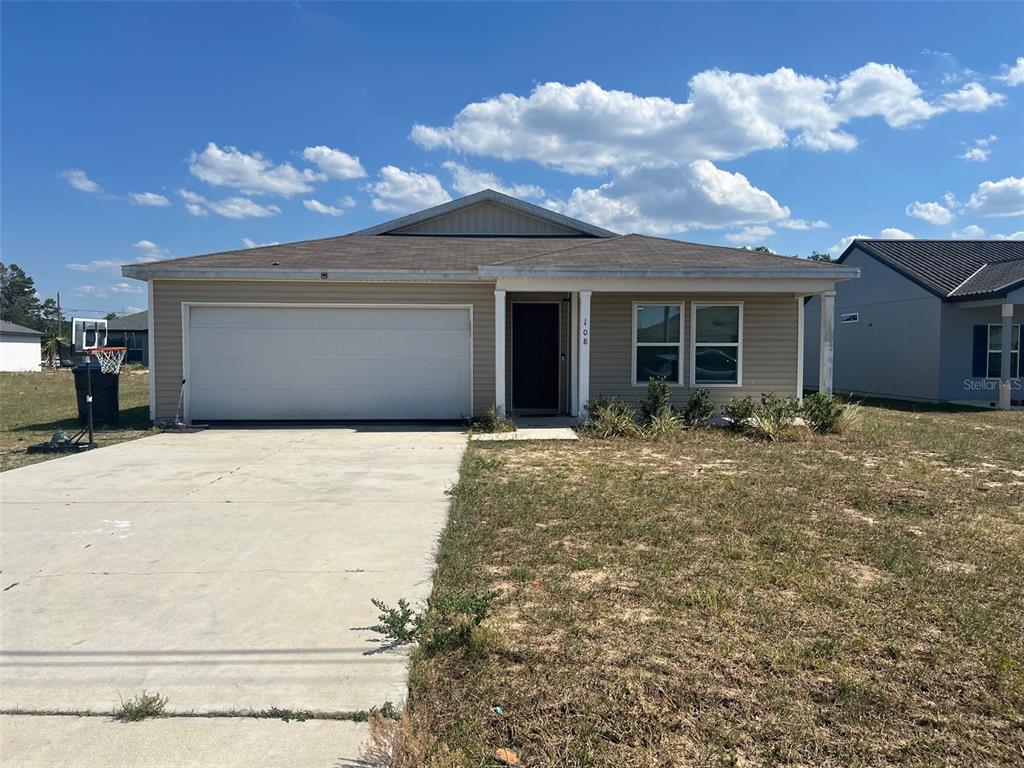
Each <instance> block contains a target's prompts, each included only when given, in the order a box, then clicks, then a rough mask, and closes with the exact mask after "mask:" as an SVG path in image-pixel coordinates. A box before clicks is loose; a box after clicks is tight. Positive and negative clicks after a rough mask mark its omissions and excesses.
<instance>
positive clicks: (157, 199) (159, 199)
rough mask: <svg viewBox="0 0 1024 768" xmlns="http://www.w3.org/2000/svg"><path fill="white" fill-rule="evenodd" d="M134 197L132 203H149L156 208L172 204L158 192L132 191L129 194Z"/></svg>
mask: <svg viewBox="0 0 1024 768" xmlns="http://www.w3.org/2000/svg"><path fill="white" fill-rule="evenodd" d="M128 196H129V197H130V198H131V199H132V205H149V206H153V207H156V208H163V207H165V206H168V205H170V204H171V201H170V200H168V199H167V198H166V197H164V196H163V195H158V194H157V193H156V192H131V193H129V195H128Z"/></svg>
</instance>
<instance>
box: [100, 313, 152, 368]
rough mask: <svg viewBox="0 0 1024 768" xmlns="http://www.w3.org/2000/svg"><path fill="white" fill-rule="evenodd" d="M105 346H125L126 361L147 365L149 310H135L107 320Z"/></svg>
mask: <svg viewBox="0 0 1024 768" xmlns="http://www.w3.org/2000/svg"><path fill="white" fill-rule="evenodd" d="M107 346H110V347H126V348H127V351H126V352H125V357H124V361H125V362H126V363H141V364H142V365H149V312H148V311H144V312H135V313H134V314H131V315H123V316H121V317H114V318H111V319H110V320H108V321H107Z"/></svg>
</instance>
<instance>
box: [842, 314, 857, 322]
mask: <svg viewBox="0 0 1024 768" xmlns="http://www.w3.org/2000/svg"><path fill="white" fill-rule="evenodd" d="M859 321H860V313H859V312H847V313H846V314H845V315H840V316H839V322H840V323H856V322H859Z"/></svg>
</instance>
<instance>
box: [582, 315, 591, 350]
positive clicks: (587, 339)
mask: <svg viewBox="0 0 1024 768" xmlns="http://www.w3.org/2000/svg"><path fill="white" fill-rule="evenodd" d="M587 322H588V321H587V320H584V321H583V345H584V346H586V345H587V344H589V343H590V329H589V328H588V327H587Z"/></svg>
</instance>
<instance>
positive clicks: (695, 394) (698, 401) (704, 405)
mask: <svg viewBox="0 0 1024 768" xmlns="http://www.w3.org/2000/svg"><path fill="white" fill-rule="evenodd" d="M714 415H715V404H714V403H713V402H711V393H710V392H708V391H707V390H706V389H695V390H693V391H692V392H690V397H689V399H688V400H687V401H686V407H685V408H683V423H684V424H686V426H688V427H706V426H708V425H710V424H711V417H712V416H714Z"/></svg>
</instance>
